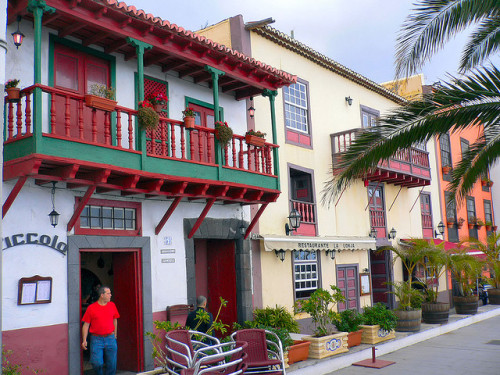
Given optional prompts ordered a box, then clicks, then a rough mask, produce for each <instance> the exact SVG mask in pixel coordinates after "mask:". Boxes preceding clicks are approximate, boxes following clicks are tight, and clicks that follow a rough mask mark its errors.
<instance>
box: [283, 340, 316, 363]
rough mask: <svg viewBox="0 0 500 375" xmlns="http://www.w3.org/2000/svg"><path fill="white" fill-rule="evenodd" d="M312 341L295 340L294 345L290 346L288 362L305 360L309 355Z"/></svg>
mask: <svg viewBox="0 0 500 375" xmlns="http://www.w3.org/2000/svg"><path fill="white" fill-rule="evenodd" d="M309 345H311V342H310V341H302V340H294V341H293V345H292V346H290V347H289V348H288V364H290V365H291V364H293V363H295V362H300V361H305V360H306V359H307V357H308V356H309Z"/></svg>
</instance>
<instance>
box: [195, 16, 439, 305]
mask: <svg viewBox="0 0 500 375" xmlns="http://www.w3.org/2000/svg"><path fill="white" fill-rule="evenodd" d="M266 21H267V20H264V21H262V22H251V23H244V21H243V19H242V17H241V16H236V17H233V18H231V19H228V20H224V21H222V22H221V23H219V24H217V25H213V26H210V27H209V28H207V29H204V30H201V31H199V32H198V33H200V34H202V35H204V36H206V37H208V38H210V39H214V40H216V41H219V42H220V41H223V40H224V41H226V43H230V46H231V47H232V48H235V49H237V50H239V51H240V52H243V53H245V54H248V55H249V56H251V57H253V58H255V59H256V60H259V61H264V62H266V63H267V64H270V65H271V66H276V67H278V68H279V69H282V70H284V71H287V72H290V73H292V74H294V75H297V77H298V82H297V84H294V85H292V86H289V87H287V88H283V89H281V90H279V91H278V92H277V95H276V98H275V101H276V103H275V104H276V105H275V108H276V114H275V119H276V129H277V132H276V138H275V139H273V137H272V135H273V134H272V129H271V127H270V126H269V127H266V126H265V125H263V124H265V123H264V119H266V118H269V116H271V113H270V106H269V100H268V98H263V97H254V98H253V100H249V101H248V103H247V106H248V107H250V106H253V107H254V108H255V116H254V118H249V119H248V125H249V128H250V129H252V128H255V129H256V130H260V131H263V132H265V133H267V142H271V143H276V144H278V145H279V146H280V148H279V171H280V183H281V185H280V186H281V195H280V196H279V198H278V199H277V201H276V202H275V203H272V204H270V205H269V207H268V208H267V209H266V210H265V211H264V212H263V214H262V216H261V217H260V219H259V222H258V226H256V227H255V228H254V229H253V239H254V241H252V255H253V258H252V267H253V276H254V277H253V288H254V295H253V298H254V306H255V307H259V306H262V307H265V306H274V305H282V306H286V307H287V308H288V309H290V310H292V309H293V305H294V303H295V302H296V301H297V300H299V299H301V298H305V297H307V296H308V295H310V293H311V292H312V291H314V290H315V289H316V288H318V287H323V288H324V289H329V286H330V285H336V286H338V287H339V288H341V289H342V290H343V292H344V294H345V295H346V296H347V298H348V301H347V303H346V304H342V305H339V309H341V310H342V309H345V308H356V309H362V308H363V307H364V306H367V305H372V304H374V303H376V302H384V303H386V304H387V305H389V306H390V307H394V306H395V305H396V301H395V300H394V297H393V296H392V295H391V294H389V293H387V292H388V288H389V287H388V286H387V285H386V284H385V282H387V281H400V280H403V277H404V275H403V270H402V267H401V263H400V262H399V261H397V262H394V265H393V257H392V255H391V253H390V251H384V252H377V249H379V248H381V247H382V246H386V245H391V244H392V245H394V246H398V243H399V241H400V240H401V239H406V238H411V237H419V238H422V237H427V238H432V237H433V236H434V227H435V226H436V225H437V223H438V222H439V221H440V220H441V218H440V210H439V206H438V204H439V202H438V199H437V197H438V194H437V193H433V189H434V188H433V187H432V186H431V184H430V182H431V180H432V178H431V173H433V172H432V171H431V168H430V165H435V164H432V163H435V156H434V149H433V146H432V144H431V145H430V146H432V147H427V150H426V149H425V148H421V149H412V150H409V151H408V154H405V155H401V157H399V158H395V159H394V160H392V159H391V160H389V161H385V162H384V163H381V164H380V165H379V168H378V169H377V171H375V172H374V173H372V174H371V175H369V176H364V178H360V179H359V180H357V181H356V182H355V183H353V184H352V185H351V186H350V187H348V188H347V189H346V190H345V191H343V192H341V193H340V194H338V195H337V196H336V197H334V199H330V200H329V201H328V202H325V203H322V202H321V201H322V195H323V194H322V192H323V190H324V185H325V182H326V181H327V180H329V179H330V177H331V176H332V163H334V162H335V157H336V154H337V153H338V152H340V151H342V150H343V149H344V148H345V147H348V146H349V142H350V141H351V140H352V139H353V137H355V134H356V132H357V131H359V130H360V129H363V128H365V130H369V129H368V128H369V127H370V126H372V125H374V124H375V121H376V119H377V118H378V117H379V116H380V115H382V114H384V113H387V112H388V111H390V110H391V109H394V108H396V107H398V106H400V105H402V104H404V103H405V99H404V98H402V97H401V96H399V95H397V94H394V93H393V92H392V91H390V90H389V89H387V88H385V87H383V86H381V85H378V84H377V83H375V82H373V81H370V80H369V79H368V78H366V77H363V76H361V75H360V74H358V73H356V72H354V71H352V70H350V69H348V68H347V67H344V66H342V65H341V64H338V63H337V62H335V61H333V60H332V59H330V58H328V57H326V56H324V55H321V54H320V53H319V52H317V51H314V50H313V49H311V48H309V47H308V46H306V45H304V44H302V43H300V42H299V41H297V40H295V39H293V38H291V37H289V36H287V35H285V34H284V33H282V32H280V31H278V30H276V29H273V28H272V27H270V26H269V25H267V22H266ZM228 31H229V32H230V34H231V37H230V38H228V35H227V33H228ZM223 90H224V88H223ZM266 125H267V124H266ZM422 196H424V199H423V198H422ZM434 206H435V209H433V208H434ZM293 210H297V211H298V212H299V213H300V214H301V216H302V224H301V225H300V227H299V228H298V229H297V230H296V231H293V232H291V233H289V235H287V234H286V233H285V224H288V226H290V225H291V224H290V223H289V219H288V217H289V216H290V215H291V212H293ZM391 232H392V233H391ZM393 236H394V238H392V237H393Z"/></svg>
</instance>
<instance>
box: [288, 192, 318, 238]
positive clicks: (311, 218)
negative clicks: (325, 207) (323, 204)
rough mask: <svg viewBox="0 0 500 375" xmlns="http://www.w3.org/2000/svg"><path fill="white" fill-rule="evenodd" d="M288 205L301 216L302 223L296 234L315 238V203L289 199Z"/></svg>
mask: <svg viewBox="0 0 500 375" xmlns="http://www.w3.org/2000/svg"><path fill="white" fill-rule="evenodd" d="M290 204H291V208H292V209H293V208H294V209H296V210H297V211H299V212H300V214H301V215H302V221H301V224H300V227H299V228H298V229H297V234H300V235H303V236H316V235H317V233H316V222H317V221H316V203H310V202H303V201H298V200H295V199H290Z"/></svg>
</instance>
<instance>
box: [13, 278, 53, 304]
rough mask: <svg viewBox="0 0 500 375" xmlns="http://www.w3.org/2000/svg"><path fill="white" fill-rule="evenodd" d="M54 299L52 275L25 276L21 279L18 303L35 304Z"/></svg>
mask: <svg viewBox="0 0 500 375" xmlns="http://www.w3.org/2000/svg"><path fill="white" fill-rule="evenodd" d="M51 301H52V277H42V276H38V275H36V276H33V277H23V278H22V279H20V280H19V289H18V294H17V304H18V305H34V304H39V303H50V302H51Z"/></svg>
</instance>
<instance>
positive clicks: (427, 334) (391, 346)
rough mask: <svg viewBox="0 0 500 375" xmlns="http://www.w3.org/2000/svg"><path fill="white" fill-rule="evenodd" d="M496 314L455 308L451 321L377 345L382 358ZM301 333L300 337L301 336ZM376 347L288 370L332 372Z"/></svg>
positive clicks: (494, 309)
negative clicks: (462, 311)
mask: <svg viewBox="0 0 500 375" xmlns="http://www.w3.org/2000/svg"><path fill="white" fill-rule="evenodd" d="M495 316H500V306H497V305H486V306H480V307H479V310H478V313H477V314H476V315H458V314H455V313H454V310H453V309H452V310H450V317H449V320H448V324H444V325H436V324H424V323H422V327H421V330H420V331H419V332H416V333H408V332H396V338H395V339H392V340H389V341H385V342H383V343H380V344H377V345H375V347H376V348H377V351H376V355H377V357H379V356H381V355H384V354H387V353H391V352H394V351H396V350H398V349H402V348H405V347H407V346H410V345H413V344H416V343H418V342H421V341H425V340H428V339H430V338H433V337H436V336H439V335H442V334H445V333H448V332H451V331H454V330H456V329H459V328H462V327H465V326H468V325H471V324H473V323H477V322H480V321H483V320H486V319H489V318H492V317H495ZM294 336H297V335H294ZM298 336H299V337H300V335H298ZM372 346H373V345H367V344H361V345H360V346H356V347H353V348H350V349H349V352H347V353H343V354H339V355H335V356H333V357H329V358H325V359H308V360H306V361H302V362H297V363H294V364H293V365H291V366H290V367H289V368H288V369H287V373H297V374H299V373H300V375H309V374H310V375H322V374H328V373H331V372H332V371H335V370H339V369H342V368H345V367H348V366H351V365H352V364H353V363H354V362H358V361H361V360H364V359H368V358H371V355H372V350H371V348H372Z"/></svg>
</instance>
